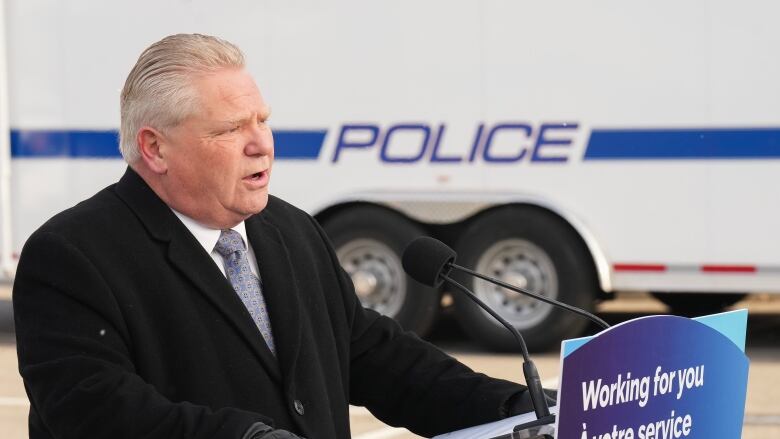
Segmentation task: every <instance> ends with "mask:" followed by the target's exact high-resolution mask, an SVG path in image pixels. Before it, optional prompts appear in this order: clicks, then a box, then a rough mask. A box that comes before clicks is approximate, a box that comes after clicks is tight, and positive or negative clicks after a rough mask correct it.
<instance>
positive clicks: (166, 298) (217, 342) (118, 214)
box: [13, 169, 524, 439]
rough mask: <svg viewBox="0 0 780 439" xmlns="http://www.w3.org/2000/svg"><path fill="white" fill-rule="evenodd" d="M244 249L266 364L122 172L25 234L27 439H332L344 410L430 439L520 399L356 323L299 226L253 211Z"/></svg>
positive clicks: (374, 326) (352, 303)
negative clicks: (285, 436) (266, 338)
mask: <svg viewBox="0 0 780 439" xmlns="http://www.w3.org/2000/svg"><path fill="white" fill-rule="evenodd" d="M246 231H247V236H248V238H249V242H250V244H251V245H252V248H253V249H254V251H255V254H256V256H257V261H258V265H259V270H260V276H261V278H262V279H263V286H264V289H263V291H264V295H265V298H266V301H267V303H268V309H269V313H270V318H271V324H272V327H273V332H274V338H275V341H276V346H277V355H278V357H274V356H273V355H272V354H271V352H270V351H269V350H268V348H267V346H266V345H265V343H264V342H263V339H262V337H261V336H260V335H259V333H258V331H257V328H256V327H255V326H254V323H253V322H252V320H251V317H250V316H249V314H248V312H247V311H246V309H245V308H244V306H243V304H242V303H241V301H240V299H239V298H238V297H237V295H236V294H235V293H234V291H233V290H232V288H231V286H230V284H229V283H228V281H227V279H226V278H225V277H224V276H223V275H222V273H221V272H220V270H219V268H218V267H217V266H216V265H215V264H214V261H213V260H212V259H211V257H210V256H209V255H208V254H207V253H206V252H205V251H204V249H203V247H202V246H201V245H200V244H199V243H198V242H197V241H196V240H195V238H194V237H193V236H192V235H191V234H190V232H189V231H188V230H187V228H186V227H185V226H184V225H183V224H182V223H181V222H180V221H179V220H178V218H176V216H175V215H174V214H173V212H172V211H171V210H170V209H169V208H168V207H167V206H166V205H165V204H164V203H163V202H162V201H161V200H160V199H159V198H158V197H157V196H156V194H155V193H154V192H153V191H152V190H151V189H150V188H149V187H148V186H147V185H146V183H145V182H144V181H143V180H142V179H141V178H140V177H139V176H138V175H137V174H136V173H135V172H133V171H132V170H130V169H128V171H127V172H126V173H125V175H124V176H123V177H122V179H121V180H120V181H119V182H118V183H117V184H115V185H112V186H109V187H108V188H106V189H104V190H102V191H101V192H99V193H98V194H96V195H95V196H93V197H92V198H90V199H88V200H86V201H84V202H82V203H80V204H78V205H77V206H75V207H73V208H71V209H68V210H66V211H64V212H62V213H60V214H58V215H57V216H55V217H54V218H52V219H51V220H49V221H48V222H47V223H46V224H45V225H43V226H42V227H41V228H40V229H39V230H37V231H36V232H35V233H34V234H33V235H32V236H31V237H30V239H29V240H28V241H27V243H26V245H25V246H24V249H23V251H22V254H21V257H20V260H19V266H18V270H17V277H16V279H15V283H14V289H13V303H14V315H15V323H16V334H17V343H18V345H17V346H18V354H19V368H20V372H21V375H22V377H23V379H24V384H25V388H26V391H27V394H28V396H29V398H30V402H31V407H30V437H31V438H34V439H37V438H55V437H56V438H79V439H83V438H124V437H127V438H165V439H171V438H226V439H240V438H241V436H242V434H243V433H244V432H245V431H246V429H247V428H248V427H249V426H250V425H251V424H253V423H254V422H256V421H262V422H266V423H269V424H273V425H275V426H276V427H278V428H284V429H287V430H291V431H293V432H296V433H298V434H300V435H303V436H305V437H307V438H310V439H336V438H338V439H344V438H348V437H349V434H350V433H349V415H348V404H349V403H352V404H356V405H362V406H366V407H368V408H369V409H370V410H371V411H372V412H373V413H374V414H375V415H376V416H377V417H379V418H380V419H382V420H384V421H385V422H387V423H390V424H392V425H401V426H405V427H407V428H409V429H411V430H412V431H414V432H416V433H418V434H421V435H425V436H430V435H434V434H438V433H441V432H445V431H449V430H453V429H457V428H462V427H465V426H470V425H475V424H479V423H483V422H488V421H493V420H496V419H498V418H499V416H500V415H499V409H500V407H501V406H502V404H503V403H504V401H505V400H506V399H507V398H509V397H510V396H511V395H512V394H515V393H517V392H519V391H522V390H523V389H524V387H522V386H519V385H516V384H512V383H509V382H506V381H502V380H495V379H491V378H488V377H486V376H484V375H482V374H478V373H475V372H473V371H471V370H470V369H468V368H467V367H465V366H464V365H462V364H460V363H458V362H457V361H455V360H454V359H452V358H450V357H448V356H447V355H445V354H444V353H442V352H441V351H439V350H438V349H436V348H434V347H433V346H432V345H430V344H428V343H425V342H423V341H421V340H420V339H418V338H417V337H415V336H414V335H413V334H410V333H405V332H403V331H402V330H401V329H400V328H399V326H398V325H397V324H396V323H395V322H394V321H392V320H391V319H388V318H385V317H382V316H380V315H378V314H377V313H375V312H373V311H370V310H365V309H363V308H362V307H361V306H360V302H359V301H358V299H357V298H356V296H355V293H354V291H353V287H352V284H351V282H350V279H349V277H348V276H347V275H346V274H345V273H344V271H343V270H342V269H341V268H340V266H339V264H338V261H337V259H336V256H335V254H334V251H333V249H332V247H331V246H330V244H329V243H328V241H327V239H326V238H325V236H324V234H323V232H322V230H321V229H320V227H319V226H318V225H317V224H316V223H315V221H314V220H313V219H312V218H311V217H310V216H309V215H307V214H306V213H304V212H302V211H300V210H298V209H297V208H295V207H293V206H291V205H289V204H287V203H285V202H284V201H281V200H279V199H277V198H274V197H270V199H269V203H268V206H267V207H266V209H264V210H263V211H262V212H261V213H260V214H258V215H255V216H253V217H251V218H249V219H247V220H246Z"/></svg>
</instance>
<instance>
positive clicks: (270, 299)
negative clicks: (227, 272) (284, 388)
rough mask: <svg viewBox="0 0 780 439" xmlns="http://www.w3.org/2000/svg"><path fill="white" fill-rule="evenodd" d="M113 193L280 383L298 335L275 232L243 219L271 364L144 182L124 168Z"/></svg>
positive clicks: (244, 315) (236, 304)
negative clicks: (271, 344) (259, 283)
mask: <svg viewBox="0 0 780 439" xmlns="http://www.w3.org/2000/svg"><path fill="white" fill-rule="evenodd" d="M116 192H117V195H118V196H119V197H120V198H122V199H123V200H124V201H125V203H127V205H128V206H129V207H130V209H131V210H132V211H133V212H135V214H136V216H137V217H138V219H139V220H140V221H141V223H142V224H143V225H144V227H145V228H146V229H147V231H148V232H149V234H150V235H151V236H152V237H153V238H154V239H157V240H159V241H163V242H167V243H168V254H167V256H168V259H169V260H170V262H171V264H172V265H173V266H174V267H176V268H177V269H178V270H179V271H180V273H181V274H182V275H183V276H184V277H186V278H187V279H188V280H189V281H191V282H192V283H193V284H194V285H195V286H196V287H197V290H198V291H199V292H200V293H201V294H203V295H204V296H206V298H207V299H208V300H209V301H210V302H211V303H212V304H213V305H214V306H215V307H216V308H217V309H218V310H219V311H220V312H222V313H223V314H224V315H225V317H226V321H227V322H229V324H231V325H232V326H233V327H234V329H235V330H236V332H238V333H239V334H240V335H241V337H242V338H244V340H245V341H246V342H247V343H248V344H249V345H250V346H251V348H252V350H253V351H254V352H255V354H256V355H257V357H258V358H259V359H260V361H261V363H262V364H263V365H264V367H265V368H266V369H267V370H268V372H269V375H271V376H272V377H274V378H275V379H276V380H277V381H282V374H281V370H285V371H292V370H294V366H295V363H296V360H297V357H298V349H299V347H300V333H301V330H300V319H299V313H300V309H299V308H298V305H299V304H298V301H297V295H298V291H297V287H296V285H295V284H296V282H295V280H294V279H295V278H294V276H293V273H292V265H291V262H290V258H289V255H288V253H287V250H286V248H285V246H284V245H283V244H282V239H281V236H280V234H279V231H278V229H276V228H275V227H274V226H272V225H271V224H270V223H268V222H267V221H265V220H263V219H262V216H263V215H262V214H260V215H256V216H254V217H252V218H250V219H248V220H247V236H248V238H249V242H250V244H251V245H252V248H253V249H254V251H255V255H256V257H257V260H258V266H259V269H260V277H261V278H262V280H263V288H264V296H265V299H266V302H267V303H268V310H269V314H270V318H271V327H272V329H273V331H274V338H275V341H276V345H277V355H278V359H277V358H276V357H274V355H273V354H272V353H271V351H270V350H269V349H268V346H267V345H266V344H265V341H263V338H262V336H261V335H260V334H259V332H258V330H257V327H256V326H255V324H254V322H253V321H252V318H251V317H250V315H249V312H248V311H247V310H246V308H245V307H244V305H243V303H242V302H241V300H240V299H239V298H238V296H237V295H236V294H235V291H233V288H232V287H231V286H230V283H229V282H228V281H227V279H225V277H224V276H223V275H222V273H221V272H220V271H219V268H217V267H216V266H215V265H214V261H213V260H212V259H211V257H210V256H209V255H208V254H207V253H206V252H205V251H204V250H203V248H202V246H201V245H200V244H199V243H198V242H197V240H195V238H194V237H193V236H192V234H191V233H190V232H189V231H188V230H187V228H186V227H185V226H184V225H183V224H182V223H181V222H180V221H179V219H178V218H176V215H175V214H174V213H173V212H172V211H171V209H170V208H169V207H168V206H167V205H166V204H165V203H164V202H163V201H162V200H161V199H160V198H159V197H158V196H157V194H155V193H154V191H152V189H151V188H150V187H149V186H148V185H147V184H146V182H145V181H143V179H142V178H141V177H140V176H139V175H138V174H137V173H136V172H135V171H133V170H132V169H130V168H128V169H127V171H126V172H125V174H124V176H122V178H121V179H120V180H119V183H117V186H116ZM280 363H281V364H280ZM280 365H281V366H282V367H281V368H280ZM285 381H287V380H285Z"/></svg>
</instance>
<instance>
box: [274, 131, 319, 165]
mask: <svg viewBox="0 0 780 439" xmlns="http://www.w3.org/2000/svg"><path fill="white" fill-rule="evenodd" d="M325 134H327V131H306V130H295V131H293V130H275V131H274V144H275V147H274V149H275V151H274V157H276V158H279V159H298V160H317V158H319V156H320V151H321V150H322V144H323V143H324V142H325Z"/></svg>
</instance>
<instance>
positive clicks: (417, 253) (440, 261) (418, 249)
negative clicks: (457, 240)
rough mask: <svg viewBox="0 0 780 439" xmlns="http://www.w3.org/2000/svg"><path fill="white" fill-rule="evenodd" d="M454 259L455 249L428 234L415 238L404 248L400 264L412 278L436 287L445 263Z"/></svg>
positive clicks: (439, 282)
mask: <svg viewBox="0 0 780 439" xmlns="http://www.w3.org/2000/svg"><path fill="white" fill-rule="evenodd" d="M454 261H455V250H453V249H451V248H449V247H448V246H447V244H445V243H443V242H441V241H439V240H438V239H434V238H431V237H429V236H421V237H419V238H416V239H415V240H413V241H412V242H410V243H409V245H407V246H406V249H405V250H404V254H403V257H402V258H401V264H402V265H403V267H404V271H406V274H408V275H409V276H410V277H411V278H412V279H414V280H416V281H417V282H420V283H421V284H423V285H428V286H431V287H438V286H439V285H441V283H442V281H443V280H442V279H441V278H440V275H441V274H442V272H444V271H445V270H447V267H446V266H447V264H448V263H452V262H454ZM445 274H446V273H445Z"/></svg>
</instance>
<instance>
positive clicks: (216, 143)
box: [160, 69, 274, 228]
mask: <svg viewBox="0 0 780 439" xmlns="http://www.w3.org/2000/svg"><path fill="white" fill-rule="evenodd" d="M193 87H194V90H195V91H196V92H197V95H198V97H199V104H200V106H199V108H198V109H197V110H196V111H195V112H194V114H193V115H191V116H189V117H188V118H187V119H185V120H184V121H183V122H182V123H181V124H179V125H178V126H176V127H175V128H172V129H169V130H168V131H167V132H166V134H165V135H164V136H163V139H164V140H163V142H162V143H161V145H160V154H161V155H162V157H163V160H164V161H165V164H166V165H167V172H166V173H165V175H164V177H163V179H162V184H163V191H164V193H165V194H166V196H165V197H164V198H166V200H165V201H166V202H167V203H168V204H169V205H170V206H171V207H172V208H174V209H176V210H177V211H179V212H182V213H184V214H185V215H187V216H189V217H191V218H193V219H195V220H196V221H198V222H200V223H202V224H205V225H207V226H210V227H214V228H229V227H232V226H234V225H235V224H238V223H239V222H241V221H243V220H244V219H246V218H248V217H249V216H250V215H252V214H255V213H258V212H260V211H261V210H263V208H265V206H266V204H267V202H268V182H269V180H270V177H271V164H272V162H273V155H274V142H273V137H272V135H271V129H270V128H269V127H268V125H267V124H266V120H267V119H268V116H269V114H270V110H269V108H268V106H267V105H266V104H265V101H263V97H262V96H261V95H260V91H259V90H258V88H257V86H256V85H255V82H254V80H252V77H251V76H250V75H249V73H247V72H246V71H245V70H243V69H222V70H218V71H216V72H213V73H209V74H205V75H201V76H198V77H196V79H194V80H193Z"/></svg>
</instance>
